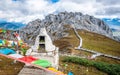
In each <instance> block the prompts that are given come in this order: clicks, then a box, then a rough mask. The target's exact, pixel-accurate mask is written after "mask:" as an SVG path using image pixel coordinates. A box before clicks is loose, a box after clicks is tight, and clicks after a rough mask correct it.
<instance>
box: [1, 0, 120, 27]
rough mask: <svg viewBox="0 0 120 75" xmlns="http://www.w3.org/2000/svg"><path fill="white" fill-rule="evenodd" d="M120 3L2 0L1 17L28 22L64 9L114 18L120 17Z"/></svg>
mask: <svg viewBox="0 0 120 75" xmlns="http://www.w3.org/2000/svg"><path fill="white" fill-rule="evenodd" d="M119 3H120V0H117V1H115V0H0V19H5V20H7V21H9V22H10V21H15V22H23V23H28V22H30V21H32V20H35V19H37V18H40V19H44V17H45V16H46V15H48V14H52V13H55V12H62V11H68V12H81V13H83V14H89V15H92V16H95V17H97V18H107V19H113V18H120V4H119ZM109 22H110V21H109ZM112 22H113V21H112ZM110 24H111V25H112V26H113V25H114V24H112V23H110ZM118 26H119V25H118Z"/></svg>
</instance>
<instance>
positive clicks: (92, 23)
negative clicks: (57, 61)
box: [19, 12, 113, 45]
mask: <svg viewBox="0 0 120 75" xmlns="http://www.w3.org/2000/svg"><path fill="white" fill-rule="evenodd" d="M71 25H74V26H75V28H76V29H84V30H88V31H91V32H95V33H98V34H102V35H105V36H107V37H110V38H113V35H112V31H111V30H110V28H109V26H108V25H107V24H106V23H105V22H103V21H102V20H100V19H97V18H95V17H93V16H89V15H83V14H82V13H80V12H75V13H73V12H69V13H68V12H61V13H59V14H57V15H54V14H50V15H48V16H46V17H45V19H44V20H42V21H41V20H39V19H37V20H35V21H32V22H29V23H28V25H27V26H26V27H25V28H23V29H21V30H20V31H19V32H20V36H21V37H22V39H23V40H24V41H25V42H27V43H28V44H30V45H33V44H34V40H35V37H36V36H37V35H38V34H39V31H40V27H43V26H44V27H46V30H47V32H48V34H49V35H50V36H51V38H52V40H56V39H59V38H62V37H65V36H67V35H69V34H68V33H66V32H65V31H66V30H69V29H71Z"/></svg>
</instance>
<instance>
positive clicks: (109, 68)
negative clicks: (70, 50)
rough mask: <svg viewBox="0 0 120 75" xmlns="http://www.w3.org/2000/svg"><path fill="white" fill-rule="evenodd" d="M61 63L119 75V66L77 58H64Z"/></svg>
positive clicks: (110, 74)
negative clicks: (69, 63)
mask: <svg viewBox="0 0 120 75" xmlns="http://www.w3.org/2000/svg"><path fill="white" fill-rule="evenodd" d="M63 62H71V63H75V64H80V65H84V66H92V67H95V68H97V69H98V70H100V71H103V72H105V73H108V74H109V75H120V65H119V64H108V63H105V62H96V61H90V60H87V59H83V58H77V57H65V58H64V59H63Z"/></svg>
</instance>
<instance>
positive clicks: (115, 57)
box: [76, 48, 120, 60]
mask: <svg viewBox="0 0 120 75" xmlns="http://www.w3.org/2000/svg"><path fill="white" fill-rule="evenodd" d="M76 49H77V50H83V51H86V52H90V53H94V54H100V56H105V57H109V58H113V59H117V60H120V57H118V56H113V55H109V54H104V53H100V52H97V51H94V50H89V49H85V48H76Z"/></svg>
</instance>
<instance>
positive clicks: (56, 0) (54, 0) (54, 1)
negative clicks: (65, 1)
mask: <svg viewBox="0 0 120 75" xmlns="http://www.w3.org/2000/svg"><path fill="white" fill-rule="evenodd" d="M51 1H52V2H53V3H56V2H58V1H59V0H51Z"/></svg>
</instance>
